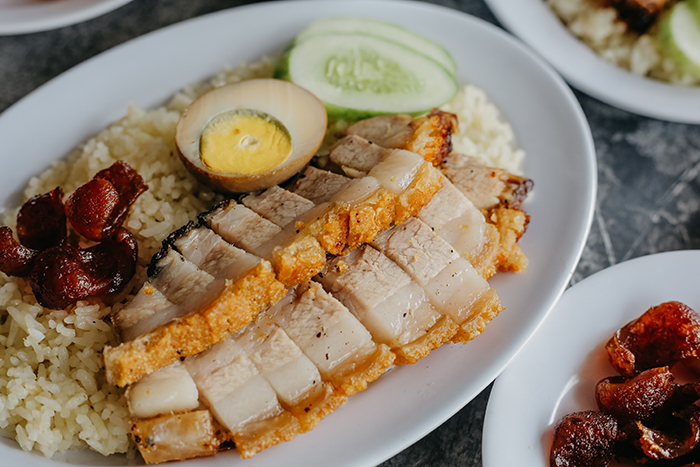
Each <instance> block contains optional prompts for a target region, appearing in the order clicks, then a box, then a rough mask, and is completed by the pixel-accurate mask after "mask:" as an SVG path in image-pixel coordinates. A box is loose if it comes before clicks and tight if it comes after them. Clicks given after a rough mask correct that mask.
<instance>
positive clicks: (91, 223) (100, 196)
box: [0, 162, 148, 309]
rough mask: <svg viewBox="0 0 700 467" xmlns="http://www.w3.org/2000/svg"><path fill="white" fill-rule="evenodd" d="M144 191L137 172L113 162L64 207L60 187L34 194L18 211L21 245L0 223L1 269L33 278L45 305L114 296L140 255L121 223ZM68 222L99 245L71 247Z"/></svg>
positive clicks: (70, 198)
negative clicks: (67, 227) (43, 220)
mask: <svg viewBox="0 0 700 467" xmlns="http://www.w3.org/2000/svg"><path fill="white" fill-rule="evenodd" d="M146 189H148V187H147V186H146V185H144V184H143V179H141V177H140V176H139V174H138V173H136V171H134V170H133V169H132V168H131V167H129V166H128V165H127V164H125V163H123V162H115V163H114V164H113V165H112V166H111V167H109V168H107V169H105V170H102V171H100V172H98V173H97V174H96V175H95V176H94V177H93V179H92V180H90V181H89V182H88V183H86V184H85V185H82V186H81V187H80V188H78V189H77V190H76V191H75V192H74V193H73V194H71V195H70V196H69V198H68V200H67V201H66V204H65V207H64V205H63V199H62V198H63V190H62V189H61V188H60V187H58V188H55V189H54V190H53V191H51V192H49V193H45V194H42V195H37V196H34V197H32V198H31V199H30V200H29V201H27V202H26V203H25V204H24V205H22V208H21V209H20V210H19V213H18V215H17V235H18V237H19V243H18V242H17V241H16V240H15V239H14V238H13V236H12V230H11V229H10V228H9V227H7V226H2V227H0V230H1V231H2V237H1V240H2V241H1V242H0V251H2V256H3V258H2V260H0V270H1V271H2V272H3V273H5V274H9V275H14V276H20V277H24V276H29V281H30V283H31V286H32V290H33V291H34V295H35V296H36V299H37V301H38V302H39V304H40V305H42V306H44V307H46V308H51V309H59V308H66V307H67V306H69V305H73V304H75V303H76V302H77V301H78V300H84V299H87V298H88V297H99V298H102V299H105V300H106V299H110V298H114V297H115V296H116V295H117V294H119V293H120V292H121V291H122V290H124V288H125V287H126V286H127V284H128V283H129V281H130V280H131V278H132V277H134V274H135V272H136V260H137V255H138V245H137V243H136V240H135V239H134V237H133V235H132V234H131V233H130V232H129V231H128V230H126V229H124V228H122V227H121V225H122V223H123V222H124V219H125V218H126V215H127V213H128V211H129V207H130V206H131V205H132V204H133V202H134V201H135V200H136V198H138V197H139V195H141V193H143V192H144V191H145V190H146ZM42 219H46V223H42V222H41V220H42ZM66 220H68V221H69V222H70V224H71V227H72V228H73V229H74V230H75V231H76V232H77V233H79V234H82V235H83V236H85V237H86V238H87V239H88V240H93V241H99V242H100V243H97V244H95V245H92V246H90V247H87V248H76V247H75V246H73V245H70V244H69V243H68V242H67V229H66Z"/></svg>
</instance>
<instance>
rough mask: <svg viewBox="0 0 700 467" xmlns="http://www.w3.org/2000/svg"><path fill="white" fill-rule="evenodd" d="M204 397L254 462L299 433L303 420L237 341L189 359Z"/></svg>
mask: <svg viewBox="0 0 700 467" xmlns="http://www.w3.org/2000/svg"><path fill="white" fill-rule="evenodd" d="M185 366H186V367H187V371H189V373H190V375H191V376H192V379H194V382H195V383H196V384H197V388H198V389H199V393H200V397H201V399H202V400H203V401H204V403H205V404H206V405H207V406H208V407H209V410H211V412H212V413H213V414H214V416H215V417H216V419H217V420H218V421H219V423H221V424H222V425H223V426H224V427H226V429H228V431H229V432H231V433H232V435H233V440H234V441H235V443H236V449H237V450H238V452H239V454H240V455H241V457H243V458H249V457H252V456H253V455H255V454H256V453H258V452H260V451H261V450H263V449H266V448H268V447H270V446H274V445H275V444H278V443H280V442H282V441H289V440H290V439H293V438H294V437H295V436H296V435H297V434H298V433H299V428H300V427H299V421H298V420H297V419H296V418H295V417H293V416H292V414H290V413H289V412H287V411H286V410H284V408H282V406H281V405H280V403H279V400H278V399H277V395H276V393H275V390H274V389H272V386H270V383H268V382H267V380H266V379H265V377H263V375H261V374H260V372H259V371H258V369H257V367H256V366H255V364H254V363H253V362H252V361H251V360H250V359H249V358H248V357H247V356H246V355H245V352H244V350H243V349H242V348H241V346H239V345H238V344H237V343H236V342H235V341H234V340H233V339H231V338H229V339H226V340H224V341H222V342H220V343H218V344H216V345H214V346H213V347H211V348H210V349H209V350H207V351H205V352H203V353H201V354H199V355H196V356H192V357H188V358H187V359H185Z"/></svg>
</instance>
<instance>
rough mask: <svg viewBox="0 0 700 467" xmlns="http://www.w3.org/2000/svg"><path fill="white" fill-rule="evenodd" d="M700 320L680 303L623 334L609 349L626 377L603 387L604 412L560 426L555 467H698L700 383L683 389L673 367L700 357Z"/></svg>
mask: <svg viewBox="0 0 700 467" xmlns="http://www.w3.org/2000/svg"><path fill="white" fill-rule="evenodd" d="M699 320H700V316H698V314H697V313H696V312H695V311H694V310H692V309H691V308H689V307H688V306H687V305H685V304H683V303H681V302H675V301H674V302H666V303H662V304H660V305H657V306H654V307H652V308H650V309H649V310H647V311H646V312H645V313H644V314H643V315H642V316H640V317H639V318H638V319H636V320H634V321H632V322H630V323H628V324H627V325H625V326H624V327H622V328H621V329H619V330H618V331H617V332H616V333H615V334H614V335H613V337H612V338H611V339H610V341H609V342H608V343H607V345H606V346H605V348H606V350H607V353H608V357H609V360H610V363H611V364H612V366H613V367H614V368H615V369H616V370H617V371H618V372H619V373H620V376H612V377H608V378H604V379H603V380H601V381H599V382H598V384H597V385H596V388H595V396H596V402H597V405H598V409H599V411H587V412H579V413H575V414H570V415H567V416H565V417H563V418H562V420H561V421H560V422H558V423H557V425H556V427H555V429H554V439H553V442H552V447H551V451H550V465H551V466H553V467H554V466H571V467H574V466H590V465H601V466H607V465H609V463H610V460H611V459H612V458H613V456H615V457H616V458H618V459H632V460H634V461H636V462H638V463H641V464H647V463H649V464H650V465H679V466H680V465H696V464H695V462H698V460H700V451H698V449H700V448H697V446H698V443H700V409H699V408H698V407H697V405H696V403H697V402H698V401H699V400H700V382H699V381H695V382H689V383H685V384H679V383H676V382H675V378H676V377H675V375H674V373H673V371H672V370H673V368H672V367H673V365H675V364H676V363H679V362H682V361H685V362H690V360H689V359H691V358H696V357H697V354H698V352H700V340H699V339H700V327H698V323H700V321H699ZM691 363H692V362H691ZM657 461H658V462H660V463H658V464H656V463H655V462H657ZM661 461H668V462H667V463H664V462H661Z"/></svg>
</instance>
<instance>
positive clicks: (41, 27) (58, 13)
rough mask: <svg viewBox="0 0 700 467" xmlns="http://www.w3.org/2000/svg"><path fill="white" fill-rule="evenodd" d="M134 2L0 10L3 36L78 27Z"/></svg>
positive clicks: (66, 0)
mask: <svg viewBox="0 0 700 467" xmlns="http://www.w3.org/2000/svg"><path fill="white" fill-rule="evenodd" d="M131 1H132V0H97V1H95V0H62V1H61V2H58V3H42V4H30V5H26V6H9V7H0V13H1V15H0V36H10V35H17V34H30V33H35V32H42V31H49V30H52V29H58V28H62V27H64V26H70V25H74V24H78V23H81V22H83V21H87V20H90V19H93V18H96V17H98V16H101V15H103V14H105V13H109V12H110V11H112V10H116V9H117V8H119V7H121V6H123V5H126V4H127V3H129V2H131ZM3 17H4V19H3Z"/></svg>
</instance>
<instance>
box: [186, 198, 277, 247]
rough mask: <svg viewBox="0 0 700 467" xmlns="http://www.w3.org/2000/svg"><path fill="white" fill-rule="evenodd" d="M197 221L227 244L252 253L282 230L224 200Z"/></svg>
mask: <svg viewBox="0 0 700 467" xmlns="http://www.w3.org/2000/svg"><path fill="white" fill-rule="evenodd" d="M199 221H200V222H201V223H202V224H203V225H206V226H208V227H210V228H211V229H212V230H213V231H214V232H216V233H217V234H218V235H220V236H221V237H222V238H223V239H224V240H226V241H227V242H229V243H231V244H233V245H236V246H237V247H239V248H242V249H244V250H245V251H247V252H249V253H252V252H254V251H256V250H257V249H258V248H259V247H260V245H262V244H263V243H265V242H267V241H268V240H270V239H271V238H272V237H274V236H275V235H277V234H278V233H280V232H281V231H282V229H281V228H280V227H279V226H277V225H275V224H274V223H272V222H270V221H269V220H267V219H264V218H263V217H261V216H260V215H258V214H256V213H255V212H253V211H252V210H250V209H249V208H247V207H245V206H243V205H242V204H237V203H236V202H235V201H233V200H225V201H222V202H221V203H219V204H217V205H216V206H214V207H213V208H212V209H211V210H210V211H208V212H205V213H203V214H201V215H200V216H199Z"/></svg>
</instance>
